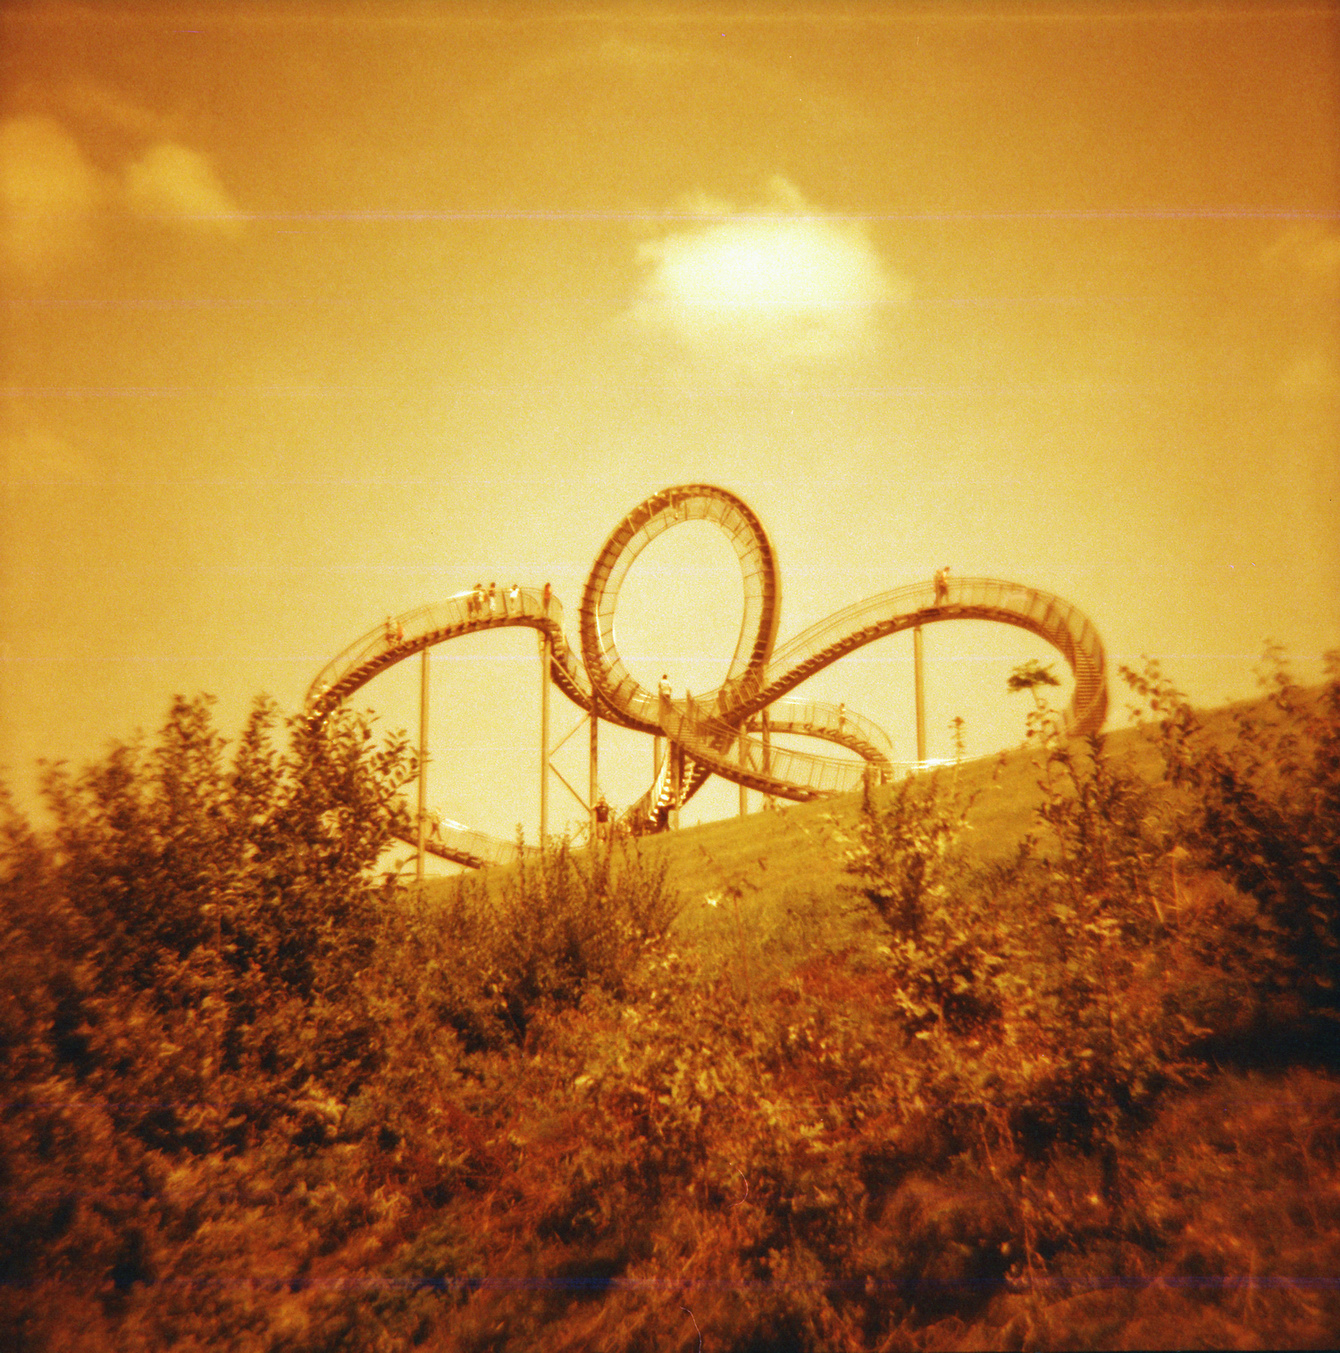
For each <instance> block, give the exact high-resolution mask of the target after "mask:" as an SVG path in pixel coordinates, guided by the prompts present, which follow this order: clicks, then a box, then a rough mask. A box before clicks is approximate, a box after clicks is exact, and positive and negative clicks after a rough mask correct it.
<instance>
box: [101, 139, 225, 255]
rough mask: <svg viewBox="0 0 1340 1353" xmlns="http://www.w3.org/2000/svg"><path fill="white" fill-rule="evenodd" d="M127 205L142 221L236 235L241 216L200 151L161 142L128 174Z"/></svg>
mask: <svg viewBox="0 0 1340 1353" xmlns="http://www.w3.org/2000/svg"><path fill="white" fill-rule="evenodd" d="M124 179H125V195H126V205H127V206H128V207H129V209H130V211H131V212H132V213H133V214H134V215H136V216H139V217H143V218H147V219H150V220H166V221H172V222H176V223H180V224H189V225H193V226H198V227H200V228H201V229H204V230H217V231H221V232H223V233H225V234H236V233H237V232H238V230H239V229H240V228H241V219H242V218H241V213H240V212H239V211H238V209H237V206H236V204H235V203H234V202H233V201H232V199H231V198H230V197H229V196H228V194H227V192H226V191H225V189H224V187H223V185H222V184H221V183H220V182H219V179H218V176H217V175H216V174H215V172H214V169H213V166H212V165H211V164H210V162H209V160H208V159H206V158H205V156H204V155H202V154H201V153H200V152H199V151H197V150H191V149H189V148H188V147H186V146H183V145H179V144H177V143H176V142H175V141H160V142H159V143H158V144H157V145H154V146H151V147H150V148H149V149H148V151H146V152H145V154H144V155H143V156H142V157H141V158H140V159H138V160H136V161H135V162H134V163H133V164H131V165H128V166H127V168H126V171H125V176H124Z"/></svg>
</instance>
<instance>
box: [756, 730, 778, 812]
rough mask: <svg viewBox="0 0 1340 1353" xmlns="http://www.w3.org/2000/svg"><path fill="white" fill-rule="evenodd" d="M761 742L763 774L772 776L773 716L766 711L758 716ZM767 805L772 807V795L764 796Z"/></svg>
mask: <svg viewBox="0 0 1340 1353" xmlns="http://www.w3.org/2000/svg"><path fill="white" fill-rule="evenodd" d="M758 732H759V740H760V741H761V742H762V744H763V774H764V775H771V774H772V716H771V715H770V714H769V713H768V711H767V710H766V709H762V710H760V711H759V715H758ZM763 802H764V804H765V805H771V804H772V803H773V802H774V799H773V797H772V795H771V794H765V795H764V796H763Z"/></svg>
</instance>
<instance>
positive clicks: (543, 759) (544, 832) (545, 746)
mask: <svg viewBox="0 0 1340 1353" xmlns="http://www.w3.org/2000/svg"><path fill="white" fill-rule="evenodd" d="M549 660H550V641H549V633H548V631H547V630H541V631H540V845H541V846H543V845H544V842H545V838H546V837H547V836H548V835H549Z"/></svg>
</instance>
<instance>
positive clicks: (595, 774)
mask: <svg viewBox="0 0 1340 1353" xmlns="http://www.w3.org/2000/svg"><path fill="white" fill-rule="evenodd" d="M590 769H591V786H590V792H589V793H588V794H587V796H586V801H587V803H589V804H590V805H591V841H592V844H594V843H595V839H596V825H597V824H596V804H597V803H599V802H600V697H599V696H598V695H597V694H596V693H595V691H592V692H591V767H590Z"/></svg>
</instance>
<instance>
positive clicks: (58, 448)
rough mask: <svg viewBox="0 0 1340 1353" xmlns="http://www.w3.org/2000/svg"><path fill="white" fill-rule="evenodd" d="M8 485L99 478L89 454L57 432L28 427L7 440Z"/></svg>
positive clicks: (5, 466) (5, 447)
mask: <svg viewBox="0 0 1340 1353" xmlns="http://www.w3.org/2000/svg"><path fill="white" fill-rule="evenodd" d="M3 464H4V478H3V482H4V483H6V484H52V483H77V482H81V481H83V482H87V481H89V480H93V479H96V478H97V477H98V475H97V471H96V469H95V468H94V466H93V464H92V462H91V461H90V460H89V458H88V457H87V456H84V455H81V454H80V453H79V452H78V451H76V450H75V449H74V447H72V446H71V445H70V443H69V442H67V441H66V440H65V438H64V437H59V436H57V435H56V434H55V433H51V432H46V431H44V430H43V429H41V428H37V427H28V428H24V429H23V430H22V431H21V432H18V433H15V434H14V435H12V436H10V437H8V438H7V439H6V440H5V442H4V460H3Z"/></svg>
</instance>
